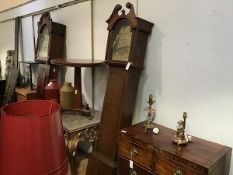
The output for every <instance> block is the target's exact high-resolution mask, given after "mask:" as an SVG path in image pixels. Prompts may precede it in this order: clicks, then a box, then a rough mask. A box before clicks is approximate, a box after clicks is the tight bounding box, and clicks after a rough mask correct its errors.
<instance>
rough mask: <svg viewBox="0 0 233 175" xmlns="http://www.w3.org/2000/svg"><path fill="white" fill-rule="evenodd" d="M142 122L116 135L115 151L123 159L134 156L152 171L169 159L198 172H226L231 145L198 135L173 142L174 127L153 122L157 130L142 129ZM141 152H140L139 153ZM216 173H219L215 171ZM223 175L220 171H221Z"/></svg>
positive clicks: (136, 160)
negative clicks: (156, 132) (186, 139)
mask: <svg viewBox="0 0 233 175" xmlns="http://www.w3.org/2000/svg"><path fill="white" fill-rule="evenodd" d="M143 124H144V123H143V122H142V123H139V124H136V125H133V126H130V127H128V128H125V129H124V132H121V133H120V135H119V136H118V155H119V156H122V157H124V158H125V159H129V160H130V159H134V161H135V162H136V163H138V164H139V165H141V166H144V167H145V168H146V169H148V170H149V171H151V172H158V171H160V170H161V171H163V169H164V168H163V167H161V165H159V164H161V163H164V164H165V166H167V164H170V161H172V162H174V163H175V164H179V165H181V166H185V167H187V168H188V169H193V170H195V171H198V172H200V174H212V173H211V172H217V171H219V172H220V171H221V172H224V175H225V174H228V173H229V166H230V157H231V148H229V147H227V146H224V145H220V144H217V143H213V142H209V141H206V140H203V139H200V138H197V137H192V141H191V142H189V143H188V144H186V145H180V146H177V145H176V144H175V143H172V136H173V135H174V133H175V131H174V130H172V129H169V128H167V127H164V126H161V125H158V124H156V127H158V128H159V130H160V132H159V134H158V135H156V134H154V133H153V132H152V130H147V132H145V131H144V126H143ZM135 147H136V148H137V156H135V157H133V156H132V149H134V148H135ZM140 154H141V155H140ZM223 168H224V170H220V169H223ZM217 174H218V173H217ZM221 175H223V174H221Z"/></svg>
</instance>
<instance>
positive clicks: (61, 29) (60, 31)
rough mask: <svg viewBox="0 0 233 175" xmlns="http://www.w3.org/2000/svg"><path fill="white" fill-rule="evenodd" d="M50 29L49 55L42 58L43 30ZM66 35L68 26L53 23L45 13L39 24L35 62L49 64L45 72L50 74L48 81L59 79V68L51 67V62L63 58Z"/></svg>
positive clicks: (48, 14)
mask: <svg viewBox="0 0 233 175" xmlns="http://www.w3.org/2000/svg"><path fill="white" fill-rule="evenodd" d="M46 28H47V29H48V33H49V34H48V35H49V36H48V37H49V40H48V46H47V47H48V49H47V50H48V51H47V52H48V53H47V56H46V57H40V53H39V52H40V48H39V46H40V42H43V41H41V40H42V33H43V30H45V29H46ZM65 33H66V26H65V25H63V24H60V23H56V22H53V21H52V19H51V17H50V13H49V12H44V13H43V14H42V16H41V18H40V20H39V22H38V39H37V45H36V53H35V55H36V57H35V61H37V62H39V63H41V64H47V65H48V66H43V67H48V68H47V69H48V70H46V71H45V72H46V73H47V74H48V75H47V76H48V80H50V79H57V78H58V71H59V70H58V69H59V68H58V66H55V65H50V62H51V60H52V59H54V58H63V52H64V46H65Z"/></svg>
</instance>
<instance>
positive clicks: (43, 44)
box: [38, 27, 49, 59]
mask: <svg viewBox="0 0 233 175" xmlns="http://www.w3.org/2000/svg"><path fill="white" fill-rule="evenodd" d="M38 56H39V57H40V58H45V59H47V58H48V56H49V30H48V28H47V27H45V28H44V30H43V31H42V33H41V36H40V40H39V45H38Z"/></svg>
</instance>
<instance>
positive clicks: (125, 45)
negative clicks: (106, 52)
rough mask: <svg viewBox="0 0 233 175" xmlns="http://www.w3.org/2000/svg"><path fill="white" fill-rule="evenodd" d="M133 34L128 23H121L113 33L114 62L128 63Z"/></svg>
mask: <svg viewBox="0 0 233 175" xmlns="http://www.w3.org/2000/svg"><path fill="white" fill-rule="evenodd" d="M131 38H132V32H131V28H130V26H129V25H128V24H127V23H126V22H122V23H120V24H119V25H118V26H117V27H116V30H115V32H114V33H113V44H112V50H113V51H112V60H113V61H128V59H129V54H130V46H131Z"/></svg>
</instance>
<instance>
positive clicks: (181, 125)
mask: <svg viewBox="0 0 233 175" xmlns="http://www.w3.org/2000/svg"><path fill="white" fill-rule="evenodd" d="M187 117H188V115H187V112H184V113H183V119H184V120H180V121H178V122H177V124H178V125H177V127H176V128H177V130H176V133H175V134H174V136H173V138H172V141H173V142H175V143H176V144H177V145H182V144H187V143H188V141H189V139H188V136H187V134H186V133H185V125H186V118H187Z"/></svg>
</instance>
